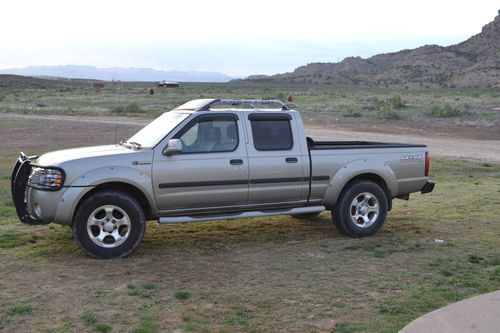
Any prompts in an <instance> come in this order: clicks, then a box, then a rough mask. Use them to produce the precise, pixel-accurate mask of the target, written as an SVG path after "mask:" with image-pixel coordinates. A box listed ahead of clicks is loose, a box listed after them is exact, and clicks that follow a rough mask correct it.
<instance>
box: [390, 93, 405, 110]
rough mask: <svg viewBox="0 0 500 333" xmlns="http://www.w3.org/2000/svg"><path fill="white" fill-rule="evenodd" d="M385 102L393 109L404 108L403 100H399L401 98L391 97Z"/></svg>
mask: <svg viewBox="0 0 500 333" xmlns="http://www.w3.org/2000/svg"><path fill="white" fill-rule="evenodd" d="M387 102H388V103H389V104H390V105H391V106H392V107H393V108H394V109H401V108H403V107H405V104H404V102H403V100H402V99H401V96H399V95H395V96H391V97H389V98H388V99H387Z"/></svg>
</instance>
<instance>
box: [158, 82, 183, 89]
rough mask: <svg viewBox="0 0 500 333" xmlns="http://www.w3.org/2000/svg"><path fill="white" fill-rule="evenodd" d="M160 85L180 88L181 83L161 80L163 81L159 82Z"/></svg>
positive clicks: (161, 86)
mask: <svg viewBox="0 0 500 333" xmlns="http://www.w3.org/2000/svg"><path fill="white" fill-rule="evenodd" d="M158 87H160V88H179V84H178V83H177V82H167V81H161V82H158Z"/></svg>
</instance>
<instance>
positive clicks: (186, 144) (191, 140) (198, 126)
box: [176, 117, 238, 153]
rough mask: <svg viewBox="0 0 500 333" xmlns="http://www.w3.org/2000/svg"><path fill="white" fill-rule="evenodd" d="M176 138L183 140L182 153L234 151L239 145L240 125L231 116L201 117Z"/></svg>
mask: <svg viewBox="0 0 500 333" xmlns="http://www.w3.org/2000/svg"><path fill="white" fill-rule="evenodd" d="M176 139H180V140H181V142H182V153H215V152H228V151H233V150H235V149H236V148H237V147H238V125H237V123H236V120H235V119H233V118H231V117H200V119H199V120H198V121H195V122H193V123H192V124H191V125H188V128H186V129H184V130H182V131H181V132H180V133H179V134H178V135H176Z"/></svg>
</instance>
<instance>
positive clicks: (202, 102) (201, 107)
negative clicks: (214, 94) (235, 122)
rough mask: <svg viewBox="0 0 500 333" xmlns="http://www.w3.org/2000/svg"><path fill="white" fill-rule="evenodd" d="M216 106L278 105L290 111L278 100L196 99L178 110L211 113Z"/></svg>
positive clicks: (253, 106)
mask: <svg viewBox="0 0 500 333" xmlns="http://www.w3.org/2000/svg"><path fill="white" fill-rule="evenodd" d="M215 104H226V105H232V106H237V105H249V106H251V107H252V108H255V106H256V105H278V106H279V107H280V108H281V110H283V111H286V110H290V109H289V108H288V106H287V105H286V104H285V103H283V102H282V101H280V100H278V99H195V100H192V101H189V102H187V103H186V104H183V105H181V106H179V107H178V108H177V109H178V110H192V111H209V110H210V108H211V107H212V106H214V105H215Z"/></svg>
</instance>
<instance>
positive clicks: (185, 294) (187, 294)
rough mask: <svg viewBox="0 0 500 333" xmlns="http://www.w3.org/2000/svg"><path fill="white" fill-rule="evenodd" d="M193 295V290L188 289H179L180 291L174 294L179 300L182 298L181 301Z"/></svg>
mask: <svg viewBox="0 0 500 333" xmlns="http://www.w3.org/2000/svg"><path fill="white" fill-rule="evenodd" d="M192 296H193V295H192V294H191V292H190V291H187V290H179V291H176V292H175V294H174V297H175V298H176V299H178V300H181V301H184V300H187V299H190V298H191V297H192Z"/></svg>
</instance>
